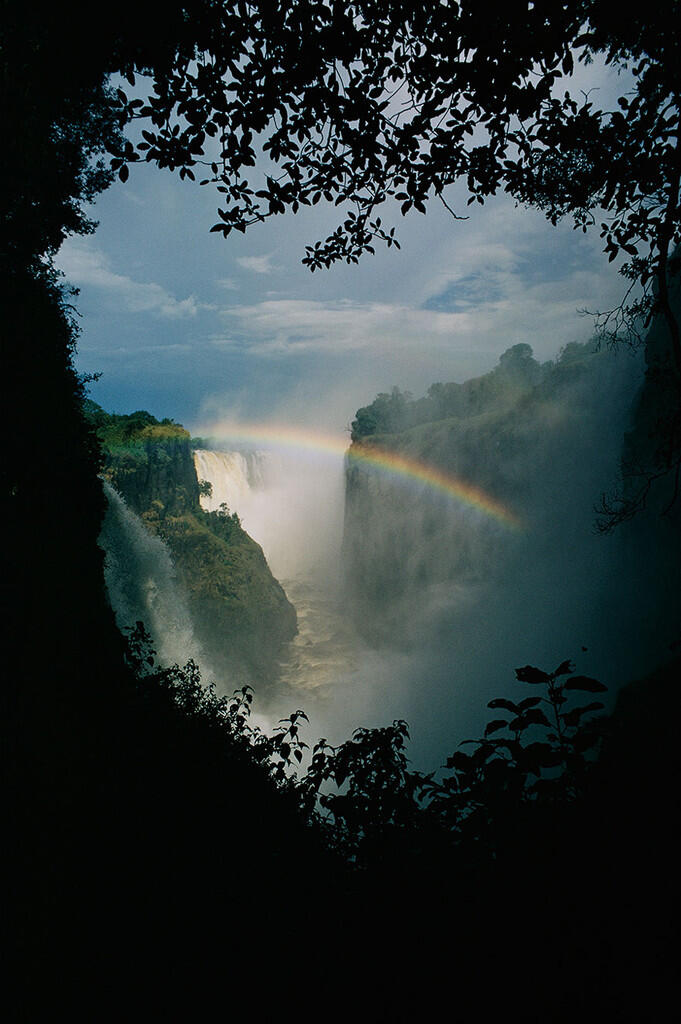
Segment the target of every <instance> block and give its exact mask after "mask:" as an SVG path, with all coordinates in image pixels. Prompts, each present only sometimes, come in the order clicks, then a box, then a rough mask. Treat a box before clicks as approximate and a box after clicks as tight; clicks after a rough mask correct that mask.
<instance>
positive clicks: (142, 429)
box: [87, 403, 297, 686]
mask: <svg viewBox="0 0 681 1024" xmlns="http://www.w3.org/2000/svg"><path fill="white" fill-rule="evenodd" d="M87 413H88V415H89V416H90V418H91V419H92V420H93V421H94V422H95V424H96V425H97V429H98V435H99V437H100V440H101V442H102V445H103V449H104V453H105V466H104V474H103V475H104V476H105V478H106V479H107V480H108V481H109V482H110V483H111V485H112V486H113V487H114V488H115V489H116V490H117V491H118V492H119V494H121V495H122V497H123V498H124V499H125V501H126V502H127V504H128V505H129V506H130V508H131V509H132V510H133V511H134V512H135V513H136V514H137V515H138V516H139V517H140V518H141V519H142V521H143V522H144V524H145V525H146V526H147V528H148V529H149V530H150V531H151V532H152V533H155V534H157V535H158V536H159V537H161V539H162V540H164V541H165V543H166V544H167V545H168V547H169V549H170V551H171V554H172V557H173V562H174V564H175V566H176V568H177V572H178V578H179V580H180V583H181V584H182V585H183V587H184V589H185V591H186V595H187V600H188V605H189V610H190V612H191V616H192V620H193V623H194V629H195V632H196V635H197V639H198V641H199V643H200V645H201V647H202V649H203V650H204V651H205V653H206V656H207V660H208V662H209V664H210V666H211V668H213V669H214V670H215V672H216V674H217V675H218V676H220V677H223V678H224V679H229V680H231V681H233V682H234V684H235V686H236V685H242V684H243V683H251V682H252V683H254V684H256V685H262V684H266V683H267V681H268V680H269V679H271V678H272V677H273V675H274V673H275V666H276V663H277V660H278V656H279V653H280V650H281V647H282V645H283V644H284V643H286V642H287V641H289V640H291V639H292V638H293V637H294V636H295V634H296V631H297V622H296V612H295V609H294V607H293V606H292V605H291V604H290V602H289V601H288V599H287V597H286V594H285V593H284V590H283V588H282V587H281V585H280V584H279V583H278V581H277V580H276V579H275V578H274V577H273V576H272V573H271V572H270V569H269V567H268V565H267V562H266V560H265V556H264V555H263V552H262V549H261V548H260V546H259V545H258V544H256V542H255V541H254V540H253V539H252V538H251V537H249V536H248V534H247V533H246V532H245V531H244V530H243V529H242V527H241V524H240V522H239V519H238V517H237V516H236V515H229V514H226V513H224V512H211V513H208V512H204V511H203V509H202V508H201V506H200V504H199V483H198V480H197V477H196V471H195V469H194V462H193V457H192V451H191V444H190V436H189V433H188V432H187V431H186V430H185V429H184V428H183V427H181V426H180V425H178V424H175V423H173V422H172V421H169V420H165V421H163V422H160V423H159V422H158V421H157V420H155V419H154V417H152V416H150V415H149V414H148V413H134V414H132V415H131V416H109V415H108V414H107V413H105V412H104V411H103V410H101V409H99V407H98V406H95V405H94V403H88V407H87Z"/></svg>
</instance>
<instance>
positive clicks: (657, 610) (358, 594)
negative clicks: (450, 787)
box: [343, 343, 679, 743]
mask: <svg viewBox="0 0 681 1024" xmlns="http://www.w3.org/2000/svg"><path fill="white" fill-rule="evenodd" d="M641 379H642V360H641V358H640V356H639V355H635V354H632V353H631V352H628V351H621V352H619V353H612V352H611V351H609V350H601V351H599V350H598V349H597V347H596V346H595V345H594V344H593V343H586V344H576V343H574V344H571V345H569V346H567V347H566V349H564V350H563V351H562V352H561V354H560V355H559V356H558V358H557V359H556V361H555V362H549V363H545V364H543V365H540V364H539V363H537V362H536V361H535V360H534V359H533V358H532V351H531V349H530V347H529V346H528V345H516V346H514V347H513V348H512V349H510V350H509V351H507V352H506V353H505V354H504V355H503V356H502V358H501V360H500V363H499V366H497V367H496V368H495V369H494V370H493V371H492V372H491V373H489V374H486V375H485V376H483V377H480V378H476V379H474V380H471V381H467V382H466V383H464V384H461V385H459V384H437V385H434V386H433V387H431V388H430V390H429V392H428V395H427V396H426V397H425V398H423V399H419V400H417V401H413V400H412V399H411V397H410V396H405V395H402V394H400V393H399V392H398V391H397V389H393V392H392V393H390V394H384V395H379V396H378V397H377V399H376V400H375V402H374V403H372V405H370V406H367V407H365V408H364V409H361V410H359V411H358V414H357V417H356V419H355V421H354V423H353V443H352V446H351V448H350V452H349V458H348V463H347V470H346V509H345V526H344V541H343V558H344V567H345V576H346V589H347V595H348V605H349V607H351V608H352V609H353V612H354V617H355V621H356V623H357V625H358V626H359V628H360V629H361V630H362V631H363V633H364V634H365V636H367V637H369V638H370V639H371V640H372V641H373V642H374V643H379V644H381V645H383V646H386V647H391V648H393V649H394V648H399V649H401V650H405V651H408V652H411V656H412V662H411V670H410V673H411V679H412V683H411V684H410V685H409V686H408V687H406V686H405V690H406V693H407V696H406V697H405V707H406V712H405V713H406V715H407V716H408V717H410V719H411V720H413V719H414V718H415V716H416V715H418V714H421V713H422V714H423V715H424V719H423V721H424V730H425V731H426V732H428V734H431V733H432V734H435V733H438V732H439V731H442V730H443V728H444V726H443V724H442V723H443V722H445V721H446V722H447V723H448V727H449V728H452V727H456V723H458V722H461V721H468V720H469V719H468V717H467V716H468V715H469V714H471V712H470V708H471V706H472V701H473V699H474V698H475V697H476V695H477V699H482V698H484V696H485V695H486V694H489V696H493V695H494V693H493V690H494V687H495V686H497V685H498V683H497V682H496V681H497V680H498V679H499V678H501V674H502V673H503V672H504V671H505V670H506V669H507V668H508V666H513V665H516V664H517V665H519V664H523V663H525V662H526V661H527V660H528V659H529V658H532V657H534V658H535V659H537V660H545V661H546V663H551V662H552V661H553V660H554V659H558V660H560V658H561V657H578V656H579V654H580V651H581V652H582V654H581V662H580V663H581V666H582V668H583V669H584V670H588V671H590V672H594V673H595V674H597V675H600V676H601V677H603V678H604V679H605V680H606V682H608V683H613V684H616V685H619V684H620V683H621V682H623V681H624V680H626V679H627V678H631V676H632V675H634V674H635V673H642V672H645V671H648V670H650V668H651V667H653V666H654V665H655V664H657V663H663V662H664V661H665V660H668V658H669V657H670V656H671V655H670V645H671V644H673V641H674V639H675V636H676V632H677V630H678V625H677V623H678V618H677V616H678V612H679V607H678V606H679V597H678V561H677V560H676V557H675V556H674V552H678V533H677V531H676V528H675V526H674V523H673V522H670V521H669V520H660V518H659V516H658V515H652V514H651V515H649V516H644V517H641V518H640V519H637V520H635V521H634V522H632V523H625V524H624V525H623V526H622V527H620V528H619V529H618V530H616V531H615V532H614V534H613V535H609V536H601V535H599V534H598V532H597V530H596V528H595V524H596V514H595V507H596V506H597V505H598V503H599V500H600V498H601V495H602V493H603V492H604V491H607V490H608V489H609V488H610V487H611V486H612V485H613V483H614V481H615V479H616V475H617V470H618V466H619V461H620V458H621V452H622V444H623V437H624V436H625V433H626V431H627V430H630V429H631V427H632V422H633V419H632V410H633V409H635V407H636V399H637V395H638V392H639V388H640V382H641ZM396 470H397V471H396ZM434 481H435V484H436V485H434V483H433V482H434ZM415 694H416V695H415ZM438 709H439V710H438ZM470 720H471V721H472V719H470ZM470 728H471V727H470V726H469V727H468V729H467V731H469V729H470ZM433 742H434V743H437V740H436V739H434V740H433Z"/></svg>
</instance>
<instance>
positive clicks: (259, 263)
mask: <svg viewBox="0 0 681 1024" xmlns="http://www.w3.org/2000/svg"><path fill="white" fill-rule="evenodd" d="M272 256H273V253H271V252H270V253H266V254H265V255H264V256H237V258H236V262H237V263H238V264H239V266H240V267H243V268H244V270H252V271H253V273H254V274H272V273H273V272H274V271H275V270H278V269H279V267H278V266H277V264H276V263H272Z"/></svg>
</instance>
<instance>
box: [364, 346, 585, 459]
mask: <svg viewBox="0 0 681 1024" xmlns="http://www.w3.org/2000/svg"><path fill="white" fill-rule="evenodd" d="M597 351H598V345H597V342H596V341H595V340H592V341H590V342H587V343H583V344H580V343H579V342H576V341H573V342H570V344H569V345H566V346H565V348H564V349H562V351H561V353H560V355H559V357H558V359H557V361H556V363H555V364H554V363H553V362H552V361H549V362H546V363H538V362H537V360H536V359H535V358H534V357H533V354H532V348H531V346H530V345H527V344H526V343H520V344H518V345H513V346H512V347H511V348H509V349H507V350H506V352H504V354H503V355H502V356H501V357H500V359H499V365H498V366H496V367H495V368H494V369H493V370H491V371H490V372H489V373H486V374H483V376H481V377H474V378H473V379H472V380H467V381H465V382H464V383H463V384H456V383H448V384H442V383H437V384H431V386H430V387H429V388H428V394H427V395H426V396H425V397H424V398H419V399H416V400H414V399H413V397H412V395H411V394H409V392H402V391H400V390H399V388H396V387H394V388H393V389H392V391H391V392H390V394H380V395H377V396H376V398H375V399H374V400H373V402H372V403H371V405H367V406H364V407H363V408H362V409H358V410H357V415H356V418H355V419H354V420H353V422H352V430H351V435H350V436H351V440H352V441H359V440H361V439H362V438H366V437H371V436H372V435H374V434H395V433H399V432H401V431H403V430H408V429H410V428H411V427H414V426H418V425H419V424H422V423H433V422H435V421H437V420H441V419H447V418H448V417H450V416H452V417H455V418H457V419H465V418H467V417H469V416H477V415H480V414H482V413H485V412H490V411H494V412H499V411H502V410H507V409H509V408H510V407H511V406H513V405H515V404H517V403H518V402H519V400H520V399H522V398H525V397H526V396H528V395H530V394H531V393H532V392H535V391H536V392H537V393H541V390H543V392H544V393H545V394H546V393H548V392H550V391H552V390H556V389H557V388H558V387H560V386H561V385H562V384H564V383H566V382H568V381H570V380H573V379H574V378H575V377H576V376H577V375H578V374H579V373H581V372H584V371H585V370H587V369H588V363H589V361H590V360H591V358H592V357H593V356H594V355H595V354H596V353H597Z"/></svg>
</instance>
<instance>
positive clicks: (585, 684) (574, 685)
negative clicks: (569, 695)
mask: <svg viewBox="0 0 681 1024" xmlns="http://www.w3.org/2000/svg"><path fill="white" fill-rule="evenodd" d="M563 689H564V690H585V691H586V692H587V693H605V692H606V690H607V689H608V688H607V686H604V685H603V683H599V681H598V680H597V679H592V678H591V676H573V677H572V679H568V681H567V682H566V683H565V686H564V687H563Z"/></svg>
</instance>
